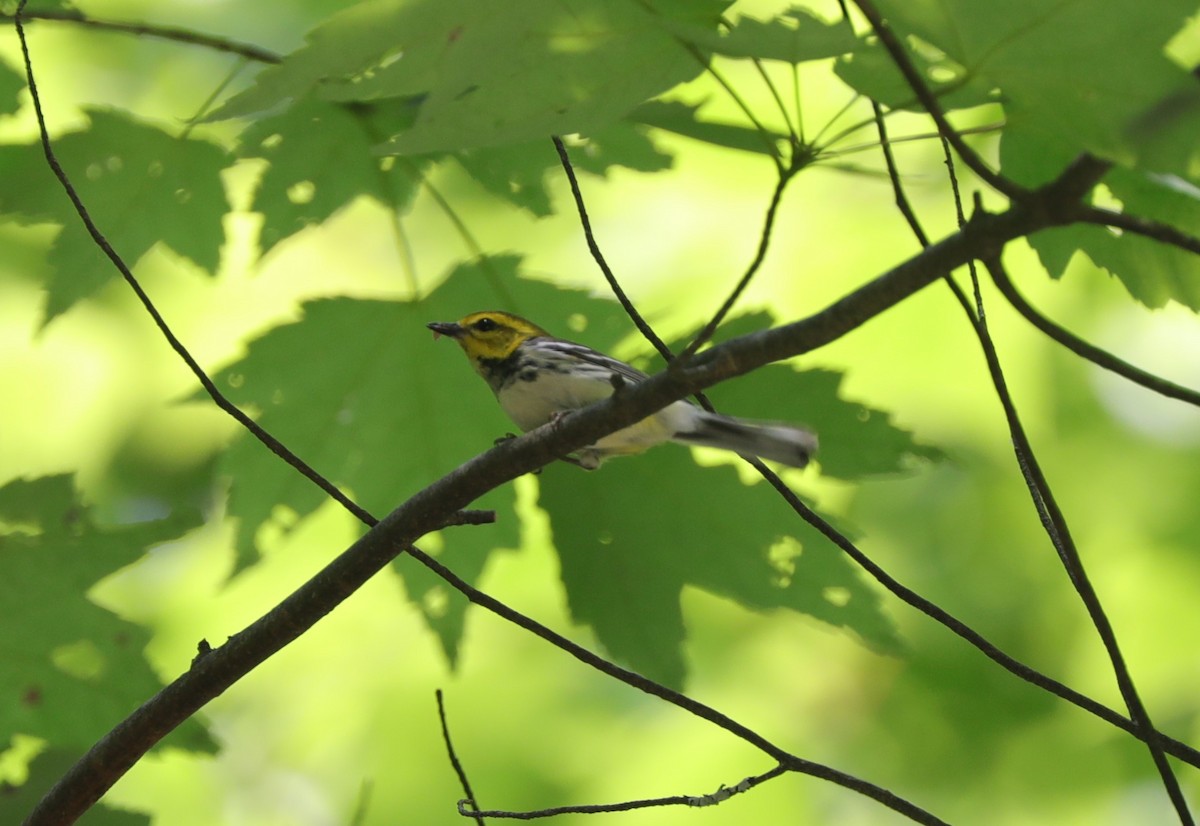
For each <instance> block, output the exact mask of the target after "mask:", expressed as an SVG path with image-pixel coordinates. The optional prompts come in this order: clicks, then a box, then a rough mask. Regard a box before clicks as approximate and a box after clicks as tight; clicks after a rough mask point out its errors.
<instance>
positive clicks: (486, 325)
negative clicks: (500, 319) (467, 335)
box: [471, 318, 496, 333]
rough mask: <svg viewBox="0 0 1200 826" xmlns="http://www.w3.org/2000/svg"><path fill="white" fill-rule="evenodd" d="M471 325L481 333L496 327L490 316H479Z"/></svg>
mask: <svg viewBox="0 0 1200 826" xmlns="http://www.w3.org/2000/svg"><path fill="white" fill-rule="evenodd" d="M471 326H472V327H474V328H475V329H476V330H478V331H479V332H481V333H486V332H487V331H488V330H495V329H496V322H495V321H494V320H492V319H490V318H481V319H479V320H478V321H476V322H475V323H474V324H472V325H471Z"/></svg>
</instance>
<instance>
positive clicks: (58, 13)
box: [0, 2, 283, 63]
mask: <svg viewBox="0 0 1200 826" xmlns="http://www.w3.org/2000/svg"><path fill="white" fill-rule="evenodd" d="M18 17H19V18H20V19H21V20H22V21H28V20H53V21H58V22H62V23H75V24H77V25H80V26H85V27H87V28H89V29H97V30H99V31H109V32H120V33H122V34H132V35H137V36H140V37H154V38H157V39H159V40H170V41H173V42H175V43H187V44H189V45H192V46H203V47H204V48H206V49H214V50H216V51H218V52H226V53H228V54H235V55H241V56H242V57H244V58H246V59H247V60H253V61H256V62H258V63H281V62H283V58H282V57H281V56H279V55H277V54H276V53H275V52H272V51H270V50H268V49H264V48H262V47H261V46H255V45H254V44H252V43H241V42H239V41H237V40H230V39H228V38H224V37H217V36H216V35H210V34H201V33H200V32H195V31H192V30H191V29H183V28H179V27H177V26H156V25H152V24H148V23H125V22H122V21H119V20H100V19H97V18H95V17H88V16H87V15H85V14H84V13H83V12H80V11H75V10H74V9H42V10H40V11H26V10H25V3H24V2H22V3H21V4H20V8H19V9H18V11H17V13H16V14H4V13H0V20H12V21H14V22H16V21H17V18H18Z"/></svg>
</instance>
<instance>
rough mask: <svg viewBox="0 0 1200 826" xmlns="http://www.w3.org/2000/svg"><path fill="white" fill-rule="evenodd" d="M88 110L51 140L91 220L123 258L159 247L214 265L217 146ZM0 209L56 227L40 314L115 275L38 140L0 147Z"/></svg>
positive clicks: (219, 236) (219, 234)
mask: <svg viewBox="0 0 1200 826" xmlns="http://www.w3.org/2000/svg"><path fill="white" fill-rule="evenodd" d="M88 116H89V118H90V119H91V125H90V126H89V127H88V128H86V129H84V130H82V131H78V132H72V133H70V134H67V135H65V136H63V137H62V138H59V139H57V140H56V141H55V142H54V148H55V151H56V153H57V155H58V159H59V161H60V163H61V164H62V166H63V168H64V169H65V170H66V172H67V174H68V175H69V176H70V178H71V182H72V184H73V185H74V187H75V189H76V190H77V191H78V193H79V196H80V198H81V199H82V200H83V203H84V206H86V207H87V209H88V212H89V213H90V214H91V216H92V220H93V221H95V223H96V225H97V226H98V227H99V229H100V231H101V232H102V233H104V235H105V237H106V238H107V239H108V241H109V242H110V243H111V244H112V246H113V248H114V249H115V250H116V251H117V252H118V253H119V254H120V255H121V256H122V257H123V258H124V260H125V263H126V264H128V265H130V266H133V265H135V264H136V263H137V261H138V259H140V258H141V257H142V256H143V255H145V253H146V252H147V251H148V250H150V248H151V247H153V246H154V245H155V244H158V243H162V244H165V245H166V246H168V247H170V248H171V249H172V250H174V251H175V252H177V253H179V254H180V255H183V256H185V257H187V258H189V259H190V260H192V261H193V262H195V264H196V265H198V266H199V267H201V268H203V269H205V270H208V271H210V272H211V271H214V270H216V267H217V262H218V260H219V255H220V249H221V242H222V240H223V239H224V232H223V230H222V227H221V217H222V216H223V215H224V214H225V212H226V210H227V208H228V207H227V202H226V199H225V190H224V188H223V186H222V184H221V179H220V173H221V170H222V169H224V168H225V166H227V164H228V158H227V157H226V155H225V153H224V151H222V150H221V149H220V148H219V147H217V146H216V145H214V144H212V143H209V142H207V141H203V140H198V139H195V138H186V139H185V138H178V137H174V136H172V135H170V134H168V133H166V132H164V131H162V130H160V129H158V128H157V127H154V126H150V125H148V124H145V123H139V122H138V121H135V120H133V119H132V118H130V117H129V116H128V115H125V114H122V113H119V112H112V111H105V110H98V109H92V110H88ZM0 214H6V215H8V216H10V217H12V218H14V219H15V220H17V221H19V222H21V223H26V224H29V223H43V222H50V223H56V224H61V225H62V227H63V229H62V232H61V234H60V235H59V236H58V239H57V241H56V242H55V245H54V249H53V250H52V251H51V253H50V259H49V260H50V264H51V265H52V267H53V275H52V277H51V279H50V282H49V283H48V284H47V286H46V289H47V293H48V298H47V309H46V312H47V315H48V316H49V317H53V316H55V315H57V314H58V313H61V312H62V311H64V310H66V309H67V308H68V307H70V306H71V305H72V304H74V303H75V302H76V301H79V300H80V299H81V298H85V297H87V296H89V295H91V294H92V293H93V292H95V291H96V290H97V289H98V288H99V287H101V286H102V285H104V284H106V283H108V282H109V281H110V280H112V279H113V278H119V277H120V275H119V273H118V272H117V271H116V269H115V268H114V267H113V265H112V264H111V263H109V261H108V259H107V258H106V257H105V256H104V254H103V253H102V252H101V251H100V250H99V249H98V248H97V246H96V243H95V242H94V241H93V240H92V238H91V237H90V236H89V235H88V234H87V232H86V230H85V229H84V227H83V224H82V223H81V221H80V218H79V216H78V215H77V214H76V213H75V210H74V209H73V208H72V206H71V202H70V201H69V200H67V196H66V194H65V193H64V192H63V190H62V187H61V186H59V184H58V182H57V181H56V180H54V177H53V175H52V174H51V172H50V169H49V167H48V166H47V165H46V159H45V156H44V155H43V154H42V148H41V145H40V144H38V143H28V144H19V145H9V146H0Z"/></svg>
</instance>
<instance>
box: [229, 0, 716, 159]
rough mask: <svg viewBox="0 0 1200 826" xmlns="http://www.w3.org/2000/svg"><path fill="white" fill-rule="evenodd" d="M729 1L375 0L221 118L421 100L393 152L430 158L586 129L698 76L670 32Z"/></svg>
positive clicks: (351, 12)
mask: <svg viewBox="0 0 1200 826" xmlns="http://www.w3.org/2000/svg"><path fill="white" fill-rule="evenodd" d="M726 5H727V3H726V2H724V0H704V2H694V1H693V2H683V0H653V2H649V3H639V2H633V0H613V1H612V2H608V3H595V2H589V1H588V0H567V2H563V1H562V0H518V2H515V3H508V4H505V5H504V6H496V7H495V8H490V7H485V8H480V7H479V6H478V5H477V4H474V3H471V2H469V0H414V1H413V2H396V1H395V0H387V2H368V3H363V4H360V5H358V6H354V7H352V8H350V9H347V10H345V11H344V12H341V13H339V14H337V15H335V16H333V17H332V18H330V19H329V20H328V21H326V23H324V24H323V25H322V26H320V27H318V28H317V29H315V30H314V31H313V32H311V33H310V35H309V37H308V44H307V45H306V46H305V47H304V48H302V49H300V50H299V51H297V52H295V53H293V54H292V55H290V56H289V57H288V58H287V59H286V60H285V61H284V62H283V63H282V64H281V65H279V66H276V67H271V68H268V69H266V70H264V71H263V73H262V74H261V75H260V76H259V78H258V81H257V82H256V84H255V85H254V86H252V87H251V88H250V89H248V90H246V91H245V92H243V93H242V94H240V95H238V96H236V97H234V98H233V99H232V100H230V101H228V102H227V103H226V104H225V106H223V107H222V108H221V109H220V110H218V111H217V112H216V113H215V114H214V115H213V117H214V118H227V117H236V116H245V115H250V114H255V113H258V112H261V111H264V110H267V109H270V108H272V107H275V106H278V105H280V104H290V103H293V102H295V101H296V100H298V99H300V98H303V97H306V96H309V95H314V94H315V95H319V96H322V97H325V98H327V99H330V100H340V101H371V100H377V99H380V98H396V97H419V98H420V103H419V111H418V113H417V117H416V122H415V124H414V125H413V127H412V128H411V129H408V130H405V131H402V132H400V133H399V134H398V135H396V136H395V137H393V138H392V140H390V141H389V142H388V143H387V145H386V149H385V151H387V152H391V153H404V154H412V153H425V152H436V151H447V150H454V149H466V148H475V147H481V146H493V145H497V144H503V143H517V142H522V141H528V140H536V139H544V138H547V137H549V136H550V135H563V134H571V133H577V132H582V133H591V132H595V131H597V130H599V129H601V128H603V127H604V126H606V125H608V124H611V123H613V122H615V121H616V120H618V119H619V118H620V117H621V116H623V115H624V114H626V113H627V112H629V111H630V110H631V109H633V108H634V107H635V106H637V105H638V104H639V103H641V102H642V101H644V100H646V99H648V98H650V97H653V96H654V95H656V94H658V93H660V92H663V91H665V90H667V89H669V88H670V87H671V86H673V85H675V84H676V83H678V82H680V81H683V80H686V79H688V78H690V77H693V76H695V75H696V74H698V73H699V72H700V71H701V70H702V68H703V67H702V64H701V62H700V61H698V60H697V59H696V57H695V56H694V55H692V54H690V53H689V52H688V51H687V50H686V49H683V48H681V47H680V44H679V42H678V41H677V39H676V37H675V36H674V35H673V34H672V33H671V32H670V31H669V30H668V25H669V24H671V23H675V22H682V21H690V22H693V23H695V24H697V25H701V24H706V25H707V26H709V27H715V25H716V21H717V16H718V15H719V14H720V12H721V11H722V10H723V9H724V7H725V6H726Z"/></svg>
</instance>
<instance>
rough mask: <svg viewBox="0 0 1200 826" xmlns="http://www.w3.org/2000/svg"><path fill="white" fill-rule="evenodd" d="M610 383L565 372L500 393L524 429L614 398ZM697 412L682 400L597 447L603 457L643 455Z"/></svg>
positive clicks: (685, 426) (520, 381)
mask: <svg viewBox="0 0 1200 826" xmlns="http://www.w3.org/2000/svg"><path fill="white" fill-rule="evenodd" d="M612 392H613V390H612V386H611V385H610V384H609V383H608V382H598V381H596V379H595V378H594V377H580V378H573V377H570V376H567V375H565V374H562V373H552V374H541V375H539V376H538V377H537V378H535V379H533V380H532V381H525V380H523V379H521V378H517V379H516V380H515V381H512V382H510V383H509V384H508V385H507V386H505V387H504V388H502V389H501V390H500V392H499V393H497V394H496V396H497V398H498V399H499V401H500V406H501V407H502V408H503V409H504V412H505V413H507V414H508V417H509V418H510V419H512V420H513V422H515V423H516V425H517V427H519V428H521V429H522V430H526V431H528V430H533V429H534V428H535V427H540V426H541V425H543V424H545V423H546V422H548V421H550V419H551V418H552V417H553V416H554V414H555V413H559V412H562V413H569V412H570V411H572V410H578V409H580V408H583V407H587V406H588V405H589V404H593V403H595V402H598V401H600V400H601V399H606V398H608V397H609V396H611V395H612ZM695 411H696V409H695V408H694V407H692V405H690V404H689V403H688V402H684V401H678V402H675V403H674V404H671V405H668V406H667V407H666V408H665V409H663V410H661V411H659V412H658V413H656V414H654V415H653V416H650V417H649V418H646V419H643V420H642V421H640V422H637V423H636V424H633V425H630V426H629V427H627V428H625V429H623V430H618V431H617V432H616V433H612V434H610V435H608V436H605V437H604V438H603V439H601V440H600V441H598V442H597V443H596V444H595V445H593V448H594V449H595V450H597V451H598V452H599V453H601V454H616V453H640V452H641V451H643V450H645V449H647V448H649V447H652V446H654V445H657V444H660V443H662V442H665V441H668V440H670V438H671V437H672V436H673V435H674V434H675V433H678V432H680V431H682V430H687V429H688V422H689V421H690V420H691V418H692V416H693V415H694V414H695Z"/></svg>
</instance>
